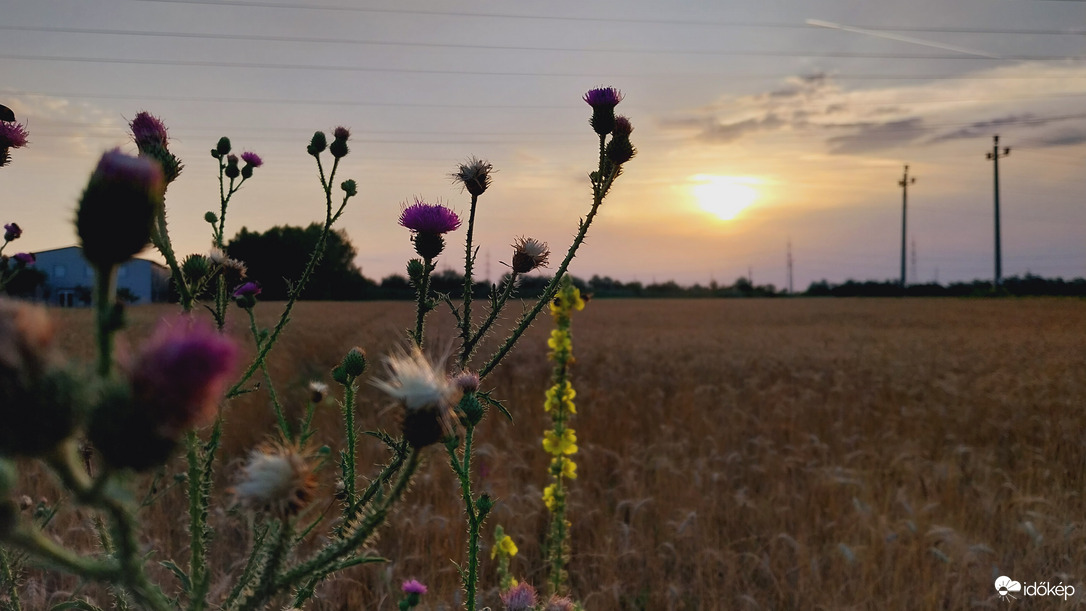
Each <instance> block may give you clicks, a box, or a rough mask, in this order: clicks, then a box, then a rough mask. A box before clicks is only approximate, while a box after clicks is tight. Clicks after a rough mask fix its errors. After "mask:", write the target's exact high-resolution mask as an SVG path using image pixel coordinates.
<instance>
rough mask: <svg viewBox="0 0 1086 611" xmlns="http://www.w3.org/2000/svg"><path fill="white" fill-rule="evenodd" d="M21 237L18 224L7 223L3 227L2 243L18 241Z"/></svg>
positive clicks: (21, 231) (21, 230) (20, 229)
mask: <svg viewBox="0 0 1086 611" xmlns="http://www.w3.org/2000/svg"><path fill="white" fill-rule="evenodd" d="M22 235H23V229H22V227H19V224H18V223H7V224H6V225H4V241H5V242H10V241H12V240H18V239H19V238H20V237H22Z"/></svg>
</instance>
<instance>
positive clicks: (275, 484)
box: [233, 443, 317, 519]
mask: <svg viewBox="0 0 1086 611" xmlns="http://www.w3.org/2000/svg"><path fill="white" fill-rule="evenodd" d="M316 492H317V476H316V474H315V473H313V467H312V466H311V465H310V464H309V461H308V460H306V458H305V457H304V456H303V455H302V450H301V449H300V448H298V447H296V446H293V445H287V444H283V443H265V444H262V445H261V446H260V447H258V448H256V449H255V450H253V451H252V452H251V453H250V454H249V460H248V461H247V462H246V463H245V466H244V467H242V472H241V477H240V479H239V480H238V483H237V484H236V485H235V486H234V488H233V493H234V494H235V495H236V496H237V499H238V502H239V503H241V505H243V506H245V507H247V508H249V509H253V510H259V511H267V512H269V513H271V514H272V515H274V516H276V517H277V518H279V519H287V518H291V517H293V516H296V515H298V512H300V511H301V510H302V509H304V508H305V506H306V505H308V504H309V503H310V501H312V500H313V497H314V496H315V495H316Z"/></svg>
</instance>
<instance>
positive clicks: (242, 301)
mask: <svg viewBox="0 0 1086 611" xmlns="http://www.w3.org/2000/svg"><path fill="white" fill-rule="evenodd" d="M259 294H260V283H259V282H252V281H250V282H245V283H243V284H241V285H238V287H237V288H235V289H234V293H233V297H234V302H235V303H237V304H238V307H240V308H242V309H244V310H249V309H252V308H253V306H255V305H256V296H257V295H259Z"/></svg>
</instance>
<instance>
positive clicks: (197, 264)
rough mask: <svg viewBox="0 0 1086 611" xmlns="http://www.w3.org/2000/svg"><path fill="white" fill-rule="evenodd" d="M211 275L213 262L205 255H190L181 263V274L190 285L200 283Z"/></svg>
mask: <svg viewBox="0 0 1086 611" xmlns="http://www.w3.org/2000/svg"><path fill="white" fill-rule="evenodd" d="M210 273H211V261H210V260H209V259H208V258H207V257H205V256H203V255H189V256H187V257H185V260H184V261H182V262H181V274H182V275H183V276H184V277H185V280H187V281H188V282H190V283H193V284H195V283H198V282H200V281H202V280H203V279H204V278H206V277H207V276H208V274H210Z"/></svg>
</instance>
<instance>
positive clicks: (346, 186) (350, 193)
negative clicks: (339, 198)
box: [339, 180, 358, 197]
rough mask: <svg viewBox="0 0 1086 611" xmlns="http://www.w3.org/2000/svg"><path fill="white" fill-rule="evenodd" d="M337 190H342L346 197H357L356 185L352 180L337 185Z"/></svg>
mask: <svg viewBox="0 0 1086 611" xmlns="http://www.w3.org/2000/svg"><path fill="white" fill-rule="evenodd" d="M339 188H340V189H343V192H344V193H346V194H347V197H354V196H355V195H358V183H356V182H355V181H353V180H345V181H343V183H342V184H340V185H339Z"/></svg>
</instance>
